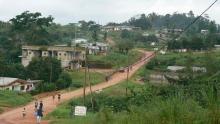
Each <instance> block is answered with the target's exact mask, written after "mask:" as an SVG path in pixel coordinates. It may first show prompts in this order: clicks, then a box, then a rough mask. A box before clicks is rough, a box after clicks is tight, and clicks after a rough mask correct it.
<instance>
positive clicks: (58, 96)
mask: <svg viewBox="0 0 220 124" xmlns="http://www.w3.org/2000/svg"><path fill="white" fill-rule="evenodd" d="M52 97H53V101H54V100H55V97H56V96H55V95H53V96H52ZM57 99H58V102H60V99H61V94H60V93H59V94H57Z"/></svg>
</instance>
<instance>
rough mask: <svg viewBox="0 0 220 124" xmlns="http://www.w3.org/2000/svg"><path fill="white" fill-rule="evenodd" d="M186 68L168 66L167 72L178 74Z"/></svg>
mask: <svg viewBox="0 0 220 124" xmlns="http://www.w3.org/2000/svg"><path fill="white" fill-rule="evenodd" d="M184 68H185V67H184V66H168V67H167V70H169V71H171V72H177V71H181V70H183V69H184Z"/></svg>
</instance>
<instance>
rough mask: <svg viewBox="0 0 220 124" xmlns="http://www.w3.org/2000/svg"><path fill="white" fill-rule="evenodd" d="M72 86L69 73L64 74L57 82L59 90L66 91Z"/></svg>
mask: <svg viewBox="0 0 220 124" xmlns="http://www.w3.org/2000/svg"><path fill="white" fill-rule="evenodd" d="M71 84H72V78H71V76H70V74H69V73H67V72H62V73H61V74H60V76H59V79H58V80H57V81H56V87H57V88H58V89H64V88H67V87H69V86H70V85H71Z"/></svg>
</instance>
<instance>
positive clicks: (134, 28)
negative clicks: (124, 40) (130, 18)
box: [101, 25, 141, 32]
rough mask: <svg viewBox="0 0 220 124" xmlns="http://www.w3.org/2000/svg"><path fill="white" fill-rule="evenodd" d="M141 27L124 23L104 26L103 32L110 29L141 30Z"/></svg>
mask: <svg viewBox="0 0 220 124" xmlns="http://www.w3.org/2000/svg"><path fill="white" fill-rule="evenodd" d="M139 29H141V28H140V27H134V26H127V25H122V26H103V27H102V29H101V31H103V32H110V31H122V30H128V31H132V30H139Z"/></svg>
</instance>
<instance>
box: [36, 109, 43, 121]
mask: <svg viewBox="0 0 220 124" xmlns="http://www.w3.org/2000/svg"><path fill="white" fill-rule="evenodd" d="M42 117H43V110H42V109H38V110H37V124H40V122H41V119H42Z"/></svg>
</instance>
